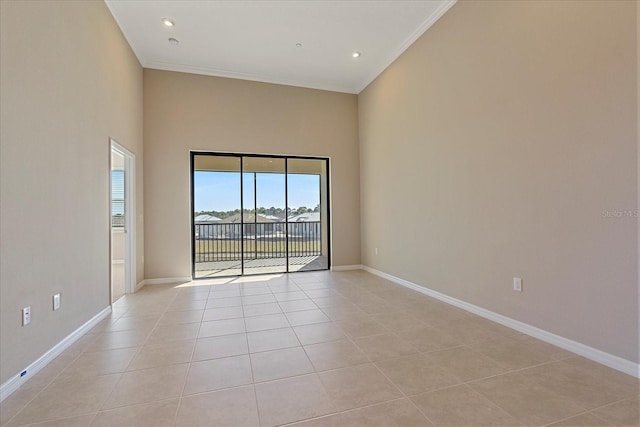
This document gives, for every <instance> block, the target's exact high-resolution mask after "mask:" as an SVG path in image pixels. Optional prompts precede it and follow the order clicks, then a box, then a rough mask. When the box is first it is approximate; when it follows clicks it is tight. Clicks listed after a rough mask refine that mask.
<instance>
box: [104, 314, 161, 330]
mask: <svg viewBox="0 0 640 427" xmlns="http://www.w3.org/2000/svg"><path fill="white" fill-rule="evenodd" d="M156 323H158V319H157V318H156V317H155V316H152V317H147V316H143V317H121V318H120V319H118V320H116V321H115V322H114V323H112V324H111V327H110V328H109V332H117V331H131V330H134V329H135V330H137V331H145V332H151V330H152V329H153V327H154V326H155V325H156Z"/></svg>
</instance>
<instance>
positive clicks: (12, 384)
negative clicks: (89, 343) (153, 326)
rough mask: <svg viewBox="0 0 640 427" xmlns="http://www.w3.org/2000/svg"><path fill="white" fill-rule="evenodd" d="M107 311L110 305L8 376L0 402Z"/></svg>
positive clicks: (1, 390)
mask: <svg viewBox="0 0 640 427" xmlns="http://www.w3.org/2000/svg"><path fill="white" fill-rule="evenodd" d="M109 313H111V306H109V307H107V308H105V309H104V310H102V311H101V312H100V313H98V314H96V315H95V316H93V317H92V318H91V319H90V320H89V321H88V322H86V323H85V324H84V325H82V326H80V327H79V328H78V329H76V330H75V331H73V332H71V333H70V334H69V335H67V336H66V337H65V338H64V339H63V340H62V341H60V342H59V343H58V344H56V345H54V346H53V347H52V348H51V349H50V350H49V351H47V352H46V353H45V354H43V355H42V356H40V357H39V358H38V360H36V361H35V362H33V363H32V364H30V365H29V366H27V367H26V368H25V369H23V370H22V373H20V374H17V375H15V376H13V377H11V378H9V379H8V380H7V381H5V382H4V383H3V384H2V385H0V402H2V401H3V400H4V399H6V398H7V397H8V396H9V395H10V394H11V393H13V392H14V391H16V390H17V389H18V387H20V386H21V385H22V384H24V383H25V382H26V381H27V380H28V379H29V378H31V377H33V376H34V375H35V374H37V373H38V372H39V371H40V370H42V368H44V367H45V366H47V365H48V364H49V362H51V361H52V360H53V359H55V358H56V357H58V356H59V355H60V353H62V352H63V351H65V350H66V349H67V348H69V347H70V346H71V345H72V344H73V343H74V342H76V341H78V339H79V338H80V337H82V336H83V335H84V334H86V333H87V332H88V331H89V330H90V329H91V328H93V327H94V326H95V325H96V324H98V322H100V321H101V320H102V319H104V318H105V317H107V316H108V315H109Z"/></svg>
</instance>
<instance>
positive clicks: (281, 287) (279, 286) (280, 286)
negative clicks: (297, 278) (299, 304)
mask: <svg viewBox="0 0 640 427" xmlns="http://www.w3.org/2000/svg"><path fill="white" fill-rule="evenodd" d="M269 289H271V292H273V293H274V294H275V293H283V292H298V291H301V290H302V289H300V288H299V287H298V285H296V284H295V283H294V282H292V281H283V282H280V283H276V282H271V283H269Z"/></svg>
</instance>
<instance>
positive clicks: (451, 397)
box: [411, 384, 522, 426]
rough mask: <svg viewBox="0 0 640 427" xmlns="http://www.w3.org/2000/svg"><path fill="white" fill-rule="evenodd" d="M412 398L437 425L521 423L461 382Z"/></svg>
mask: <svg viewBox="0 0 640 427" xmlns="http://www.w3.org/2000/svg"><path fill="white" fill-rule="evenodd" d="M411 400H412V401H413V402H414V403H415V404H416V405H417V406H418V408H419V409H420V410H421V411H422V413H423V414H425V415H426V417H427V418H428V419H429V421H431V422H432V423H433V424H435V425H436V426H518V425H522V424H521V423H519V422H518V420H516V419H515V418H513V417H512V416H511V415H509V414H508V413H506V412H505V411H503V410H502V409H500V408H499V407H498V406H496V405H495V404H494V403H492V402H491V401H489V400H488V399H486V398H485V397H483V396H482V395H481V394H479V393H476V392H475V391H473V390H472V389H471V388H469V387H468V386H466V385H464V384H462V385H458V386H455V387H450V388H446V389H443V390H437V391H433V392H429V393H422V394H419V395H417V396H413V397H412V398H411Z"/></svg>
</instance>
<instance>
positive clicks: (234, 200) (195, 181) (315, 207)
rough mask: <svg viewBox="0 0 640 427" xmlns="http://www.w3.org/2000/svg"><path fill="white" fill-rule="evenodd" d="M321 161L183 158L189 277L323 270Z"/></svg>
mask: <svg viewBox="0 0 640 427" xmlns="http://www.w3.org/2000/svg"><path fill="white" fill-rule="evenodd" d="M328 162H329V161H328V159H319V158H300V157H287V156H258V155H230V154H217V153H191V172H192V173H191V184H192V185H191V188H192V197H191V204H192V213H193V217H192V224H193V230H192V259H193V266H192V267H193V271H192V273H193V277H194V278H206V277H222V276H238V275H250V274H266V273H285V272H294V271H313V270H324V269H328V268H329V258H330V253H329V252H330V244H329V205H328V200H329V193H328V182H329V180H328V169H329V167H328Z"/></svg>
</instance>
